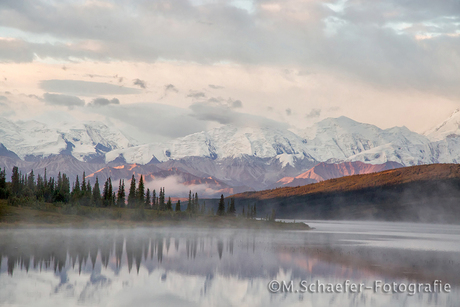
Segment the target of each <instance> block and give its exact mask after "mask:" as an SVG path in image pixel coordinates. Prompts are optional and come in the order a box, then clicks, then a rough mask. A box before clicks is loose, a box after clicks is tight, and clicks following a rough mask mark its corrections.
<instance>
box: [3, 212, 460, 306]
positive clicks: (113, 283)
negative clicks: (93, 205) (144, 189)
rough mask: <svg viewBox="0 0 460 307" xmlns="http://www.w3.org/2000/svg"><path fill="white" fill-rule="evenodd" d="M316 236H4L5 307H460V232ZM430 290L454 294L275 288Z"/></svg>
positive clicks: (397, 228)
mask: <svg viewBox="0 0 460 307" xmlns="http://www.w3.org/2000/svg"><path fill="white" fill-rule="evenodd" d="M308 224H309V225H310V226H313V227H315V228H316V229H315V230H312V231H277V232H272V231H252V230H215V229H188V228H161V229H160V228H157V229H150V228H149V229H147V228H145V229H126V230H109V229H106V230H102V229H100V230H90V229H81V230H71V229H33V230H26V229H17V230H0V259H1V264H0V305H1V306H32V305H33V306H457V305H458V302H459V301H460V292H459V291H458V287H459V285H460V257H459V256H460V226H454V225H435V224H412V223H384V222H350V221H347V222H330V221H308ZM273 279H275V280H278V281H283V280H284V281H290V280H293V282H294V285H295V289H294V290H296V289H300V288H299V287H298V285H299V282H300V281H301V280H304V281H306V282H308V283H314V282H316V281H319V282H321V283H334V284H335V283H342V284H343V283H344V282H345V281H346V280H350V282H353V283H365V284H366V285H369V286H372V285H373V283H374V282H375V280H381V281H382V282H388V283H392V282H397V283H406V284H409V283H433V281H434V280H442V282H443V283H449V284H450V285H451V287H452V290H451V292H450V293H416V294H415V295H408V293H387V294H386V293H382V292H381V291H380V292H377V293H374V291H373V290H364V291H363V292H361V293H309V292H306V293H300V292H295V291H294V292H293V293H280V292H278V293H270V292H269V290H268V287H267V285H268V283H269V282H270V281H271V280H273Z"/></svg>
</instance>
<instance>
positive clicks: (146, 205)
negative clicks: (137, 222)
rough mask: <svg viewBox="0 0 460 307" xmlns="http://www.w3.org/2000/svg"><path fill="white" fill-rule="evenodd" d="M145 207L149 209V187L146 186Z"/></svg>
mask: <svg viewBox="0 0 460 307" xmlns="http://www.w3.org/2000/svg"><path fill="white" fill-rule="evenodd" d="M145 208H146V209H150V208H151V207H150V189H149V188H147V192H146V193H145Z"/></svg>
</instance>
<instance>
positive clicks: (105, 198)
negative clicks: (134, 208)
mask: <svg viewBox="0 0 460 307" xmlns="http://www.w3.org/2000/svg"><path fill="white" fill-rule="evenodd" d="M108 204H109V179H107V180H106V181H105V183H104V188H103V190H102V206H103V207H107V206H108Z"/></svg>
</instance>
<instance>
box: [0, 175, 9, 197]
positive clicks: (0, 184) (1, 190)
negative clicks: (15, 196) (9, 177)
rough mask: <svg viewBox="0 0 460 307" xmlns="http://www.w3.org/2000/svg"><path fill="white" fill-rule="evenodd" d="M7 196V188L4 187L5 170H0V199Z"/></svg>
mask: <svg viewBox="0 0 460 307" xmlns="http://www.w3.org/2000/svg"><path fill="white" fill-rule="evenodd" d="M7 198H8V189H7V188H6V172H5V169H3V171H1V170H0V199H7Z"/></svg>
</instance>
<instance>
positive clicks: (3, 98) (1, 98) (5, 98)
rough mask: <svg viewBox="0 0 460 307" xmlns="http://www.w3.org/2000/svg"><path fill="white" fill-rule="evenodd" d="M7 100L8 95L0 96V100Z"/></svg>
mask: <svg viewBox="0 0 460 307" xmlns="http://www.w3.org/2000/svg"><path fill="white" fill-rule="evenodd" d="M7 100H8V97H6V96H0V101H7Z"/></svg>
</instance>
